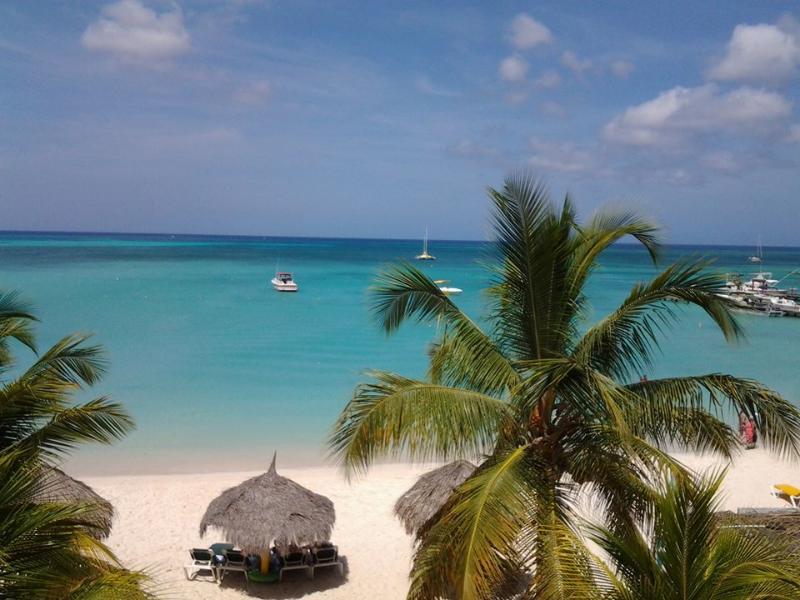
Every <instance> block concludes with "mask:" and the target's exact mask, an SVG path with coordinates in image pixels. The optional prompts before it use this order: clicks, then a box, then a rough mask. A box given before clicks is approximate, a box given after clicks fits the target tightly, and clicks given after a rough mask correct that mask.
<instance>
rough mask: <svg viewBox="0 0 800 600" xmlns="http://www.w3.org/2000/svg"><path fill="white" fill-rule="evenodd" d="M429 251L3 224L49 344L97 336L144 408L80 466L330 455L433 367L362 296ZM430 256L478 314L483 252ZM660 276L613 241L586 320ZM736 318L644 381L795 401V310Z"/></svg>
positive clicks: (697, 320)
mask: <svg viewBox="0 0 800 600" xmlns="http://www.w3.org/2000/svg"><path fill="white" fill-rule="evenodd" d="M420 249H421V242H420V241H419V240H414V241H407V240H353V239H302V238H291V239H290V238H257V237H221V236H219V237H217V236H215V237H210V236H190V235H127V234H126V235H120V234H62V233H35V234H34V233H2V234H0V289H2V290H4V291H5V290H18V291H19V292H21V293H22V295H23V296H24V298H26V299H27V300H29V301H31V302H32V303H33V304H34V306H35V309H36V314H37V315H38V316H39V318H40V319H41V323H39V324H38V326H37V331H38V333H39V340H40V347H41V348H42V349H43V348H45V347H46V346H48V345H49V344H51V343H53V342H55V341H56V340H58V339H59V338H60V337H62V336H63V335H66V334H68V333H71V332H76V331H81V332H92V333H93V334H94V340H95V341H96V342H97V343H101V344H102V345H104V346H105V347H106V349H107V351H108V356H109V359H110V361H111V362H110V368H109V370H108V373H107V376H106V377H105V378H104V380H103V381H102V382H101V383H100V384H99V385H98V386H96V388H95V389H93V390H92V391H91V394H92V395H101V394H108V395H110V396H111V397H113V398H114V399H117V400H119V401H121V402H123V403H124V404H125V405H126V407H127V408H128V410H129V411H130V412H131V413H132V414H133V416H134V417H135V419H136V423H137V429H136V431H135V432H134V433H133V434H131V435H130V436H128V437H127V438H126V439H125V440H123V441H122V442H120V443H118V444H116V445H114V446H112V447H90V446H87V447H85V448H83V449H81V450H80V451H79V452H78V453H77V454H76V455H75V456H74V457H73V458H72V459H71V460H70V463H69V464H68V467H69V468H70V469H71V470H72V471H73V472H76V473H79V474H112V473H114V474H116V473H120V474H121V473H126V474H127V473H171V472H199V471H203V472H205V471H223V470H251V469H260V468H265V467H266V466H267V465H268V463H269V459H270V458H271V456H272V452H273V451H277V452H278V455H279V462H280V464H284V465H293V466H300V465H307V464H319V463H321V462H323V461H325V460H326V448H325V439H326V437H327V435H328V433H329V431H330V427H331V425H332V424H333V422H334V420H335V419H336V416H337V415H338V413H339V411H340V410H341V409H342V407H343V406H344V405H345V403H346V402H347V400H348V399H349V397H350V395H351V394H352V391H353V388H354V387H355V385H356V384H357V383H358V382H359V381H362V380H364V379H365V375H364V373H365V371H367V370H368V369H386V370H391V371H396V372H398V373H401V374H404V375H409V376H422V375H423V374H424V372H425V366H426V348H427V344H428V343H429V342H430V341H431V339H432V338H433V336H434V333H435V329H434V328H433V327H432V326H423V325H412V324H409V325H407V326H406V327H404V328H403V329H402V330H401V331H400V332H399V333H398V334H396V335H393V336H391V337H387V336H385V335H384V334H383V332H382V331H381V330H380V329H379V327H378V326H377V324H376V323H375V321H374V319H373V318H372V316H371V315H370V311H369V293H368V288H369V286H370V285H371V283H372V281H373V280H374V277H375V275H376V274H377V273H378V272H379V270H380V269H381V267H382V266H384V265H387V264H390V263H392V262H394V261H398V260H408V259H411V258H413V256H414V255H415V254H418V253H419V251H420ZM753 251H754V250H753V248H752V247H710V246H670V247H667V248H666V252H665V255H664V258H663V261H664V262H667V261H670V260H674V259H677V258H680V257H685V256H705V257H710V258H714V259H715V261H716V262H715V264H714V268H715V269H719V270H720V271H723V272H730V271H736V272H741V273H744V274H748V273H752V272H753V271H755V270H757V269H755V268H753V267H754V265H750V264H748V263H747V262H746V257H747V256H749V255H751V254H753ZM430 252H431V253H432V254H434V255H436V257H437V259H438V260H436V261H435V262H432V263H425V264H420V263H416V264H417V265H418V266H420V267H421V268H423V269H424V270H425V271H426V272H428V273H430V275H431V277H432V278H435V279H448V280H450V281H451V282H452V284H451V285H454V286H457V287H460V288H463V290H464V293H463V294H462V295H460V296H458V297H457V298H456V301H457V303H458V304H459V305H460V306H462V307H463V308H464V310H465V311H466V312H468V313H469V314H470V315H472V316H474V317H475V318H478V319H480V318H481V315H482V314H483V312H484V296H483V290H484V288H485V287H486V286H487V284H488V281H489V274H488V272H487V270H486V267H485V265H486V262H487V261H488V260H490V256H491V254H490V249H489V246H488V245H487V244H486V243H481V242H454V241H446V242H445V241H435V240H433V241H431V242H430ZM764 254H765V262H764V265H763V268H764V270H767V271H771V272H772V273H773V275H774V276H775V277H776V278H778V279H780V278H782V277H784V276H786V275H788V274H790V273H791V272H792V271H793V270H794V269H796V268H798V267H800V249H798V248H765V249H764ZM276 268H280V269H281V270H287V271H291V272H293V273H294V274H295V279H296V280H297V282H298V284H299V286H300V292H299V293H297V294H279V293H276V292H274V291H273V290H272V288H271V286H270V284H269V280H270V278H271V277H272V275H273V273H274V272H275V270H276ZM653 273H654V269H653V268H652V266H650V264H649V261H648V258H647V256H646V254H645V253H644V251H643V250H642V249H641V248H639V247H637V246H634V245H618V246H615V247H614V248H613V249H611V250H610V251H608V252H607V253H606V254H605V255H604V256H603V258H602V261H601V266H600V268H599V269H598V270H597V272H596V273H595V274H594V275H593V277H592V279H591V280H590V282H589V285H588V297H589V300H590V303H591V305H592V312H591V313H590V315H589V320H590V321H591V320H596V319H598V318H600V317H602V316H603V315H604V314H606V313H608V312H609V311H611V310H612V309H613V308H614V307H615V306H616V305H617V304H618V303H619V302H620V301H621V300H622V299H623V298H624V297H625V296H626V295H627V294H628V292H629V291H630V288H631V286H632V285H633V284H634V283H636V282H638V281H641V280H644V279H646V278H648V277H650V276H651V275H652V274H653ZM782 285H783V286H784V287H792V286H797V285H798V279H797V278H796V276H791V275H790V276H789V277H788V278H787V279H786V281H785V282H784V283H783V284H782ZM739 318H740V320H741V322H742V324H743V325H744V327H745V330H746V334H747V337H746V340H745V341H744V342H743V343H740V344H737V345H730V344H727V343H726V342H725V340H724V339H723V337H722V335H721V333H720V332H719V331H718V330H716V329H715V327H714V326H713V323H711V322H710V320H709V319H708V318H706V317H705V316H704V315H703V314H702V313H700V312H699V311H697V310H687V311H685V316H684V318H683V319H682V320H681V321H680V323H679V324H678V325H677V326H676V327H675V328H673V329H672V330H671V331H670V332H669V333H668V335H667V336H665V341H664V344H663V346H662V352H661V354H660V356H659V358H658V360H657V363H656V364H655V365H654V367H653V369H652V372H650V373H647V375H648V376H649V377H651V378H652V377H659V376H668V375H669V376H675V375H688V374H694V373H708V372H728V373H732V374H736V375H738V376H743V377H752V378H757V379H760V380H761V381H763V382H765V383H766V384H768V385H770V386H771V387H773V388H774V389H776V390H778V391H779V392H781V393H783V394H784V395H785V396H786V397H787V398H789V399H790V400H791V401H793V402H797V403H800V373H799V372H798V368H797V365H798V361H797V356H796V353H797V350H798V348H800V319H792V318H779V319H774V318H772V319H770V318H766V317H763V316H756V315H740V317H739ZM18 358H19V365H18V367H19V368H22V367H24V366H25V365H26V364H28V363H30V361H31V360H33V356H32V355H31V354H30V353H29V352H28V351H26V350H25V349H24V348H19V349H18ZM88 397H89V395H87V394H82V395H81V398H88Z"/></svg>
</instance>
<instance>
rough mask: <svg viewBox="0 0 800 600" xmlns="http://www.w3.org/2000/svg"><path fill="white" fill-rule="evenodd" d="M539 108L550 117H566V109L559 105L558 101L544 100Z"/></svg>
mask: <svg viewBox="0 0 800 600" xmlns="http://www.w3.org/2000/svg"><path fill="white" fill-rule="evenodd" d="M541 110H542V112H543V113H544V114H546V115H550V116H551V117H566V116H567V109H565V108H564V107H563V106H561V105H560V104H559V103H558V102H544V103H542V106H541Z"/></svg>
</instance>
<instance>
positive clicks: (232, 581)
mask: <svg viewBox="0 0 800 600" xmlns="http://www.w3.org/2000/svg"><path fill="white" fill-rule="evenodd" d="M339 560H341V561H342V571H343V574H342V575H340V574H339V569H337V568H335V567H325V568H317V569H316V570H315V571H314V579H308V578H307V576H306V573H305V572H304V571H300V570H298V571H289V572H287V573H286V574H285V575H284V576H283V581H281V582H280V583H256V582H251V583H250V584H249V585H248V584H246V583H245V579H244V577H243V576H241V575H239V574H238V573H229V574H228V575H226V576H225V579H224V580H223V581H222V584H221V586H220V587H223V588H230V589H235V590H238V591H240V592H241V593H242V595H243V596H249V597H250V598H271V599H274V600H282V599H287V600H288V599H290V598H302V597H303V596H307V595H309V594H313V593H315V592H324V591H326V590H332V589H334V588H337V587H339V586H342V585H344V584H345V583H347V580H348V578H349V575H350V568H349V566H348V564H347V557H346V556H340V557H339Z"/></svg>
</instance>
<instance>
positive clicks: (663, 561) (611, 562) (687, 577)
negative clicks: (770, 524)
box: [589, 472, 800, 600]
mask: <svg viewBox="0 0 800 600" xmlns="http://www.w3.org/2000/svg"><path fill="white" fill-rule="evenodd" d="M723 478H724V472H721V473H718V474H716V475H714V474H711V475H710V476H708V477H704V478H702V479H700V480H699V481H694V480H693V479H692V478H690V477H680V478H667V479H666V480H665V481H664V483H663V484H662V485H661V486H660V489H659V490H657V491H656V493H655V494H654V505H653V511H652V514H651V515H650V516H649V517H648V518H646V519H643V520H642V521H641V522H640V523H637V527H628V528H625V529H624V530H619V529H616V530H614V529H611V528H609V527H602V526H594V527H591V528H590V529H589V531H590V538H591V539H592V540H593V541H594V542H595V543H596V544H598V546H600V548H601V549H602V550H603V551H604V552H605V554H606V556H607V557H608V562H607V563H605V562H600V563H599V564H600V573H601V576H600V577H599V579H600V586H599V587H600V589H602V590H603V591H604V594H603V596H602V598H603V599H604V600H650V599H651V598H659V599H660V600H688V599H689V598H692V599H693V600H716V599H719V598H736V599H737V600H756V599H763V598H774V599H779V598H798V597H800V566H798V560H797V559H798V556H797V555H796V553H794V552H792V551H791V550H790V549H789V548H788V546H786V545H784V544H782V543H781V542H780V540H779V539H775V538H767V537H766V536H764V535H763V534H762V533H761V532H760V531H759V530H757V529H742V528H731V527H730V526H728V527H725V526H722V525H721V524H720V523H719V520H718V517H717V516H716V515H715V513H716V511H717V509H718V500H717V499H716V498H717V492H718V491H719V488H720V485H721V484H722V480H723Z"/></svg>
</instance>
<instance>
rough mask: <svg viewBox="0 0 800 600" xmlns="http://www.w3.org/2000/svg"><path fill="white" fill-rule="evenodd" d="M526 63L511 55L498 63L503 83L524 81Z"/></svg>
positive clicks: (526, 70) (519, 57)
mask: <svg viewBox="0 0 800 600" xmlns="http://www.w3.org/2000/svg"><path fill="white" fill-rule="evenodd" d="M527 72H528V63H527V62H525V59H523V58H522V57H521V56H517V55H512V56H509V57H507V58H504V59H503V60H502V62H501V63H500V77H502V78H503V79H504V80H505V81H512V82H520V81H524V80H525V75H526V74H527Z"/></svg>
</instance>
